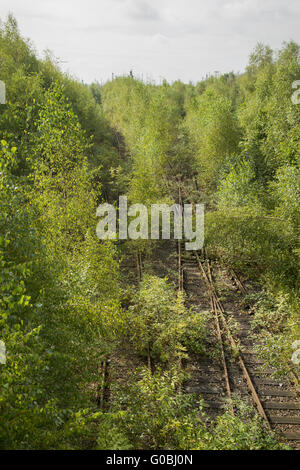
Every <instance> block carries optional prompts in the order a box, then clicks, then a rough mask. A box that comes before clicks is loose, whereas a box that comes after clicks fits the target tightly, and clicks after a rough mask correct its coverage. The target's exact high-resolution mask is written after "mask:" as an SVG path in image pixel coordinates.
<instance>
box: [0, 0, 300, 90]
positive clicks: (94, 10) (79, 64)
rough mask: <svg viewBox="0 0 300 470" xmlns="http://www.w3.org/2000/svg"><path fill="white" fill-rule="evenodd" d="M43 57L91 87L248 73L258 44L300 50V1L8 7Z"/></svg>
mask: <svg viewBox="0 0 300 470" xmlns="http://www.w3.org/2000/svg"><path fill="white" fill-rule="evenodd" d="M9 11H11V12H12V13H13V14H14V15H15V16H16V18H17V20H18V22H19V25H20V29H21V32H22V34H24V35H25V36H26V37H30V38H31V39H32V41H33V42H34V44H35V46H36V48H37V50H38V51H40V52H41V51H43V50H44V49H51V50H52V51H53V52H54V55H55V56H59V57H60V58H61V59H62V60H63V61H66V63H65V64H64V65H63V66H64V67H65V68H67V69H68V70H69V71H70V72H72V73H74V74H75V75H76V76H78V77H79V78H82V79H84V80H85V81H91V80H94V79H98V80H101V79H103V80H106V79H107V78H110V77H111V73H112V72H114V73H115V74H116V73H117V74H118V73H128V71H129V70H131V69H133V70H134V71H135V72H136V73H138V74H140V75H141V74H144V76H147V75H151V76H152V77H153V78H157V79H159V77H160V76H164V77H166V78H167V79H169V80H175V79H177V78H181V79H183V80H184V81H189V80H193V81H197V80H199V79H200V78H201V77H202V76H204V75H205V73H206V72H213V71H214V70H220V71H221V72H226V71H230V70H235V71H241V70H242V69H243V68H244V67H245V65H246V63H247V60H248V56H249V54H250V52H251V50H252V49H253V47H254V46H255V44H256V43H257V42H258V41H261V42H265V43H268V44H270V45H271V46H273V47H274V48H278V47H280V45H281V43H282V42H283V41H284V40H285V41H288V40H290V39H294V40H295V41H298V42H300V28H299V14H300V2H299V0H289V1H288V2H286V0H210V1H209V2H208V1H207V0H85V2H82V1H80V0H43V1H41V0H39V1H38V0H27V1H26V2H21V1H20V0H1V5H0V17H1V18H2V19H3V18H4V17H5V16H6V15H7V13H8V12H9Z"/></svg>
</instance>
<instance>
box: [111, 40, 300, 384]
mask: <svg viewBox="0 0 300 470" xmlns="http://www.w3.org/2000/svg"><path fill="white" fill-rule="evenodd" d="M299 77H300V61H299V46H298V45H297V44H295V43H293V42H290V43H287V44H284V45H283V48H282V49H281V50H279V51H277V52H274V51H272V50H271V49H270V48H269V47H268V46H264V45H262V44H258V45H257V47H256V49H255V50H254V52H253V53H252V54H251V55H250V59H249V65H248V66H247V68H246V71H245V73H244V74H242V75H235V74H234V73H229V74H224V75H222V76H221V77H219V78H216V77H211V78H209V79H208V80H206V81H202V82H199V83H198V84H196V85H195V86H194V85H192V84H188V85H185V84H183V83H181V82H179V81H177V82H175V83H173V84H172V85H170V84H168V83H167V82H164V83H163V84H162V85H161V86H153V85H147V84H143V83H141V82H140V81H138V80H134V79H133V78H132V77H121V78H117V79H115V80H113V81H112V82H109V83H107V84H106V85H105V86H104V87H103V91H102V100H103V107H104V110H105V113H106V116H107V117H108V119H109V121H110V123H111V125H112V126H114V127H116V128H117V129H118V131H119V132H120V133H122V135H123V136H124V137H125V141H126V145H127V148H128V150H129V152H130V155H131V156H132V172H131V175H130V178H129V181H128V188H129V195H130V197H131V198H132V200H137V201H141V202H144V203H150V202H158V201H162V200H168V199H170V198H171V200H173V201H176V202H177V201H178V199H177V198H178V195H177V188H178V184H179V179H180V178H179V177H181V178H182V179H183V181H184V184H183V187H182V191H183V197H184V199H185V200H189V201H193V202H198V203H199V202H202V203H205V205H206V217H205V247H206V249H207V251H208V253H209V255H210V256H211V257H215V258H217V259H219V260H221V261H222V262H223V263H224V264H225V265H226V266H227V267H228V268H233V269H235V270H236V271H237V272H239V273H241V274H243V275H246V276H247V277H248V278H249V279H251V280H252V281H254V283H258V285H259V286H260V289H259V293H257V296H252V298H249V299H248V301H249V304H250V305H251V306H252V307H255V308H256V310H257V312H258V315H257V318H260V321H258V320H257V328H258V326H259V325H263V326H264V335H265V334H267V339H268V348H266V351H265V357H264V359H265V360H266V361H267V362H268V363H271V364H272V365H274V366H275V367H276V369H277V370H278V371H279V372H280V373H286V371H287V370H290V369H293V373H295V374H296V375H297V376H298V377H299V368H298V367H297V365H295V364H292V363H291V361H290V359H291V356H292V353H293V349H292V343H293V341H295V340H297V339H298V338H299V335H300V321H299V306H300V305H299V265H300V263H299V221H300V218H299V217H300V170H299V161H300V160H299V155H300V154H299V150H300V147H299V145H300V105H299V104H298V105H297V104H295V103H297V99H296V98H297V92H296V94H295V85H297V83H296V84H294V82H296V81H297V80H299ZM292 97H294V99H292ZM147 246H149V244H148V245H147ZM261 288H263V290H261ZM283 312H284V313H283ZM283 316H284V321H283V318H282V317H283ZM275 324H277V325H281V326H280V328H279V327H278V328H275V330H274V325H275Z"/></svg>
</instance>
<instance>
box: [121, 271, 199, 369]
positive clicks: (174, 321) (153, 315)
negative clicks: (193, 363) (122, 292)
mask: <svg viewBox="0 0 300 470" xmlns="http://www.w3.org/2000/svg"><path fill="white" fill-rule="evenodd" d="M205 327H206V316H205V315H203V314H199V313H193V312H191V311H189V310H187V309H186V308H185V305H184V296H183V294H182V292H177V294H176V293H175V291H174V289H173V287H172V286H171V284H169V283H168V282H167V279H162V278H159V277H156V276H151V275H145V276H144V277H143V280H142V282H141V284H140V289H139V291H138V293H137V294H136V295H135V296H134V298H133V306H132V307H131V308H130V316H129V331H130V333H129V334H130V338H131V341H132V342H133V344H134V345H135V347H136V348H137V350H138V351H139V352H140V353H142V354H144V355H147V353H148V352H149V354H150V356H151V357H153V358H154V359H156V360H159V361H162V362H165V361H168V362H173V361H174V360H176V359H178V358H180V357H184V356H185V355H186V353H185V351H186V348H185V345H186V346H187V347H189V348H192V349H194V350H197V351H198V352H203V351H204V349H205V348H204V344H203V343H204V337H205V332H206V329H205Z"/></svg>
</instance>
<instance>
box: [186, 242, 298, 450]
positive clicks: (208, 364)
mask: <svg viewBox="0 0 300 470" xmlns="http://www.w3.org/2000/svg"><path fill="white" fill-rule="evenodd" d="M177 253H178V279H179V281H178V285H179V288H180V289H185V291H186V292H187V294H188V302H189V303H191V304H194V305H195V304H196V305H197V306H199V307H200V308H201V310H210V312H211V315H210V324H209V330H210V332H209V337H208V343H210V344H208V347H210V346H211V347H212V349H216V345H217V349H218V351H219V354H218V355H217V357H214V356H206V357H195V358H193V359H192V360H191V361H190V364H189V369H190V371H191V379H190V380H189V381H188V382H187V384H186V391H187V392H190V393H193V394H196V396H197V395H198V396H199V397H202V398H203V399H204V402H205V407H206V414H207V416H209V417H211V418H212V417H215V416H216V415H217V414H219V413H221V412H222V410H223V408H224V405H225V404H226V403H227V406H229V407H230V411H231V413H232V414H233V413H234V408H233V405H232V404H231V405H230V403H231V399H232V397H233V396H235V395H240V396H242V397H244V398H245V397H248V398H250V399H251V400H252V403H253V405H254V406H255V407H256V409H257V411H258V413H259V414H260V415H261V417H262V418H263V420H264V422H265V425H266V427H267V428H269V429H271V430H273V431H275V432H276V433H277V434H278V435H279V437H280V438H281V439H282V440H283V441H284V442H287V443H288V444H289V445H290V446H291V447H294V448H297V449H299V448H300V399H299V397H298V396H297V394H296V392H295V390H294V389H293V387H292V386H291V384H289V383H280V382H279V381H278V380H276V379H273V377H272V372H273V370H272V369H268V370H264V371H262V368H261V361H259V360H258V358H257V356H256V354H255V352H254V348H253V346H254V345H253V342H252V340H251V338H250V331H251V319H250V316H249V315H246V314H243V313H242V312H240V311H239V309H232V308H230V306H229V307H228V306H226V305H223V303H222V302H221V300H220V298H219V295H218V292H217V289H216V285H215V282H214V273H213V269H214V268H213V267H212V266H211V263H210V262H209V260H207V259H204V256H203V255H202V256H201V257H200V256H199V254H198V253H196V252H194V253H193V255H192V257H191V256H190V255H189V254H187V253H185V252H184V248H183V244H181V242H178V248H177ZM232 280H233V282H234V285H235V287H236V290H237V291H239V292H240V293H245V292H246V287H245V286H244V285H243V284H242V283H241V281H239V279H238V278H237V276H236V275H235V274H234V273H233V274H232ZM229 314H230V316H229ZM230 318H231V319H234V321H235V323H236V325H238V327H239V328H238V332H237V333H234V334H233V333H232V332H231V329H230V326H229V324H230V320H229V319H230ZM228 403H229V405H228Z"/></svg>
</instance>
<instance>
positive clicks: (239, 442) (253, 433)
mask: <svg viewBox="0 0 300 470" xmlns="http://www.w3.org/2000/svg"><path fill="white" fill-rule="evenodd" d="M234 405H235V414H234V416H232V414H231V412H230V410H229V409H228V410H227V411H225V413H224V414H222V415H220V416H218V417H217V418H216V419H215V421H214V423H213V429H212V433H211V434H210V435H209V438H208V441H207V443H206V447H205V448H206V449H207V450H279V449H281V450H283V449H285V450H287V449H288V447H287V446H286V445H284V444H280V443H279V442H278V441H277V439H276V438H275V435H274V433H272V432H270V431H269V430H268V429H267V428H266V427H265V425H264V423H263V421H262V419H261V418H260V416H259V415H258V414H257V413H254V412H253V407H252V406H249V404H248V403H247V402H243V401H241V400H239V399H237V400H235V402H234ZM200 449H203V447H200Z"/></svg>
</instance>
